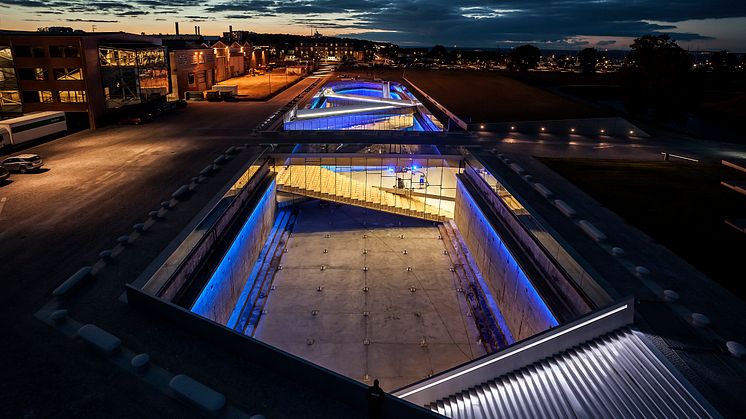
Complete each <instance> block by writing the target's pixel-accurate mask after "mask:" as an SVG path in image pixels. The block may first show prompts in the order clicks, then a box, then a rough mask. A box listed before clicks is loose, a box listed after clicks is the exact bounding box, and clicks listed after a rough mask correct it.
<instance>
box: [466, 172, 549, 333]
mask: <svg viewBox="0 0 746 419" xmlns="http://www.w3.org/2000/svg"><path fill="white" fill-rule="evenodd" d="M458 184H459V188H460V189H461V195H462V196H465V197H466V198H467V199H468V201H469V204H470V205H471V206H472V207H474V208H475V209H476V210H477V213H478V214H479V218H478V219H477V221H479V223H481V224H482V225H484V226H486V227H487V229H486V230H487V231H489V233H490V235H491V236H492V239H493V240H492V244H493V246H494V247H495V248H496V249H497V250H498V251H499V252H500V256H501V257H502V259H503V260H506V261H508V269H507V270H506V271H516V273H517V280H518V283H519V286H520V287H521V288H523V289H525V290H526V293H527V298H528V300H529V301H530V305H531V307H532V308H533V309H534V310H536V311H537V312H538V313H539V315H540V316H541V318H542V319H544V320H545V321H546V322H547V324H549V325H550V327H554V326H557V325H559V322H558V321H557V318H556V317H554V315H553V314H552V312H551V310H550V309H549V307H548V306H547V304H546V303H545V302H544V299H542V298H541V296H540V295H539V293H538V291H536V288H534V285H533V284H532V283H531V280H529V279H528V277H527V276H526V273H525V272H524V271H523V269H522V268H521V266H520V265H519V264H518V262H517V261H516V260H515V257H513V254H512V253H511V252H510V250H508V248H507V247H506V246H505V243H504V242H503V241H502V238H501V237H500V235H499V234H497V232H496V231H495V229H494V228H493V227H492V224H490V222H489V220H488V219H487V217H486V216H485V215H484V212H482V209H481V208H479V205H477V203H476V202H475V201H474V198H472V196H471V194H469V192H468V191H467V190H466V189H465V188H464V186H463V185H462V184H461V181H459V183H458ZM486 292H489V290H486ZM488 300H492V296H490V297H489V299H488ZM492 304H494V302H493V303H492ZM492 308H493V309H496V306H495V307H492ZM496 313H499V310H498V311H496ZM498 320H502V319H501V316H500V318H499V319H498ZM499 322H500V323H503V322H504V321H499ZM500 326H501V327H507V326H506V325H505V324H501V325H500Z"/></svg>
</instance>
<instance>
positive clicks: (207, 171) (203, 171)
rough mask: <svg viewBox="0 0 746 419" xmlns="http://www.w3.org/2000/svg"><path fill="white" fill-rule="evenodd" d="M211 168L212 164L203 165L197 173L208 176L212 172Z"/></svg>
mask: <svg viewBox="0 0 746 419" xmlns="http://www.w3.org/2000/svg"><path fill="white" fill-rule="evenodd" d="M213 170H214V169H213V167H212V165H209V166H207V167H205V168H204V169H202V170H200V172H199V174H200V175H201V176H209V175H210V173H212V172H213Z"/></svg>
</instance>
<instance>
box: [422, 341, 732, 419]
mask: <svg viewBox="0 0 746 419" xmlns="http://www.w3.org/2000/svg"><path fill="white" fill-rule="evenodd" d="M644 339H646V338H645V336H644V335H642V334H641V333H640V332H637V331H633V330H630V329H626V328H625V329H620V330H619V331H617V332H614V333H611V334H608V335H605V336H602V337H600V338H596V339H593V340H592V341H589V342H586V343H583V344H581V345H578V346H576V347H574V348H572V349H570V350H568V351H564V352H562V353H560V354H558V355H555V356H552V357H550V358H547V359H544V360H543V361H540V362H537V363H535V364H532V365H529V366H527V367H524V368H521V369H519V370H517V371H514V372H511V373H509V374H506V375H503V376H501V377H497V378H496V379H494V380H492V381H489V382H487V383H484V384H482V385H479V386H476V387H473V388H470V389H468V390H466V391H463V392H461V393H458V394H455V395H452V396H451V397H448V398H445V399H442V400H438V401H437V402H436V403H432V404H431V405H429V406H428V407H429V408H430V409H432V410H433V411H436V412H438V413H440V414H442V415H445V416H448V417H451V418H498V417H499V418H548V417H551V418H557V417H567V418H574V417H578V418H612V417H613V418H660V417H666V418H698V417H702V418H709V417H719V416H718V414H717V413H716V412H715V411H714V410H712V408H711V407H709V406H707V407H706V406H704V405H703V404H705V403H706V402H703V403H701V402H700V400H703V399H702V398H701V396H699V395H698V394H696V393H694V392H695V390H694V389H693V387H691V386H690V385H688V384H687V383H685V382H683V381H682V380H683V378H681V379H680V378H679V376H678V375H677V374H675V373H674V372H672V371H671V369H670V368H672V367H669V365H668V364H667V363H665V362H664V361H663V358H662V356H661V355H660V354H658V353H657V351H656V350H655V349H654V348H652V347H651V346H649V344H646V343H645V342H644V341H643V340H644Z"/></svg>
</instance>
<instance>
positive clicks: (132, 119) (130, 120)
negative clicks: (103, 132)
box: [119, 116, 142, 125]
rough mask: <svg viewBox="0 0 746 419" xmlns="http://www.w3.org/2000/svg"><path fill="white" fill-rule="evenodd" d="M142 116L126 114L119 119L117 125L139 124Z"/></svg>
mask: <svg viewBox="0 0 746 419" xmlns="http://www.w3.org/2000/svg"><path fill="white" fill-rule="evenodd" d="M140 124H142V118H140V117H139V116H126V117H124V118H122V119H120V120H119V125H140Z"/></svg>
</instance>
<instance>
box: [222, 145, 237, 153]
mask: <svg viewBox="0 0 746 419" xmlns="http://www.w3.org/2000/svg"><path fill="white" fill-rule="evenodd" d="M239 151H241V150H240V149H238V148H236V147H234V146H230V147H228V148H227V149H226V150H225V154H236V153H238V152H239Z"/></svg>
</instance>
